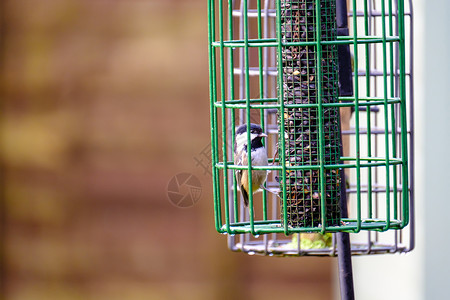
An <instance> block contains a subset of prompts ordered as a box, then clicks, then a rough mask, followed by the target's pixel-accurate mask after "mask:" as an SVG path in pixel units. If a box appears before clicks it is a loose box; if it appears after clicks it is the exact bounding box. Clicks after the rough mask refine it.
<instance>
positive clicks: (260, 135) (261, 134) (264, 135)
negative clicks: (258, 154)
mask: <svg viewBox="0 0 450 300" xmlns="http://www.w3.org/2000/svg"><path fill="white" fill-rule="evenodd" d="M258 137H267V134H265V133H264V132H261V133H260V134H258Z"/></svg>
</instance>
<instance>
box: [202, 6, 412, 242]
mask: <svg viewBox="0 0 450 300" xmlns="http://www.w3.org/2000/svg"><path fill="white" fill-rule="evenodd" d="M273 1H274V2H275V3H274V10H273V12H274V13H275V14H276V19H275V22H274V24H272V25H273V26H274V27H275V31H274V35H272V36H267V35H265V34H264V32H263V16H264V14H266V13H267V11H266V10H265V8H264V7H263V5H262V2H261V0H254V1H250V0H241V1H238V2H239V3H240V4H241V10H242V18H241V19H240V21H239V22H241V26H240V27H239V26H237V21H236V19H235V18H233V5H234V4H235V3H236V1H232V0H227V1H225V0H221V1H218V0H208V39H209V46H208V50H209V82H210V110H211V154H212V155H211V158H212V184H213V198H214V211H215V212H214V214H215V227H216V230H217V231H218V232H220V233H228V234H241V233H251V234H252V235H254V236H257V235H260V234H269V233H284V234H286V235H290V234H292V233H296V232H321V233H325V232H339V231H346V232H353V233H357V232H359V231H361V230H369V231H387V230H391V229H394V230H398V229H402V228H404V227H405V226H407V225H408V222H409V193H408V192H407V191H408V179H409V173H408V144H407V143H408V137H407V135H408V132H407V111H406V83H405V77H406V75H405V67H406V66H405V59H406V58H405V32H404V31H405V23H404V17H403V16H404V3H403V0H382V1H381V12H380V16H379V18H380V22H381V32H379V33H378V35H370V30H369V25H370V24H369V21H368V20H369V8H368V1H362V4H361V3H360V1H357V0H352V1H350V5H351V6H352V7H353V10H355V8H356V9H359V10H360V12H361V14H363V15H364V22H363V24H361V22H359V23H358V16H357V15H356V14H353V15H351V16H350V24H351V27H352V28H351V35H350V36H348V37H339V36H338V37H334V38H332V39H326V40H324V39H323V38H322V37H321V31H320V30H316V31H315V39H314V40H313V41H294V42H289V41H284V40H283V34H282V30H281V26H282V24H281V23H282V22H281V18H280V15H281V9H282V5H281V0H273ZM309 1H314V3H315V9H316V24H318V27H319V28H320V27H321V26H320V25H321V15H320V12H321V9H320V7H321V6H320V4H321V2H322V0H309ZM326 1H329V0H326ZM297 2H298V3H301V2H302V0H299V1H297ZM249 7H250V8H251V11H252V12H253V13H255V16H254V17H249V14H251V13H250V9H249ZM238 27H239V28H242V29H243V31H242V32H238V31H237V28H238ZM359 32H361V33H362V35H360V33H359ZM396 32H398V33H396ZM339 44H347V45H350V48H351V52H352V54H353V57H354V59H353V61H354V65H353V71H354V96H352V97H338V99H339V102H338V103H324V102H323V101H322V98H323V97H322V92H323V85H324V82H323V80H322V76H321V75H322V74H323V72H324V70H323V69H322V68H321V67H317V86H318V87H317V91H318V99H320V101H318V102H317V103H307V104H292V103H291V104H289V103H287V102H286V99H284V91H283V85H284V83H285V82H284V79H283V76H282V75H280V74H283V59H282V52H283V49H285V48H286V47H298V46H301V47H306V46H312V47H315V49H317V56H316V57H315V63H316V64H317V66H320V65H321V64H320V62H321V61H322V58H323V57H324V52H323V49H324V48H325V47H327V46H329V45H339ZM397 49H398V51H397ZM268 51H273V52H274V53H276V56H275V57H271V59H272V60H273V61H274V62H275V64H272V65H270V67H271V68H272V69H270V70H269V66H268V65H267V64H268V62H267V60H266V58H267V52H268ZM373 51H378V52H380V53H381V54H380V57H381V58H382V62H381V64H380V63H379V64H378V65H379V66H380V69H381V76H380V80H378V81H377V82H376V84H374V83H373V82H371V78H370V77H369V76H368V75H367V74H364V73H361V72H358V70H359V69H360V68H363V69H364V68H365V69H366V70H368V69H369V66H370V64H371V63H372V62H371V61H370V54H371V53H372V52H373ZM397 52H398V57H395V53H397ZM238 64H242V65H241V66H240V69H239V70H238V73H235V70H236V65H238ZM269 71H271V72H276V73H277V74H278V75H277V76H276V84H273V83H270V82H267V81H265V80H264V77H265V76H266V75H267V73H268V72H269ZM239 72H240V73H239ZM236 74H240V75H239V76H241V77H239V79H241V78H242V77H243V80H242V81H241V80H238V78H236V76H237V75H236ZM250 74H253V75H252V76H253V77H252V76H250ZM380 88H381V89H382V92H381V94H382V96H376V97H375V96H373V93H372V92H373V90H374V89H380ZM269 89H276V91H275V92H274V93H276V95H275V94H270V93H268V92H267V91H268V90H269ZM346 107H347V108H349V107H350V108H352V109H353V110H354V114H353V115H354V117H353V122H354V124H355V128H354V131H355V134H354V139H353V141H352V144H351V145H348V146H349V147H350V148H351V150H352V151H351V152H352V155H351V156H345V157H341V158H340V163H326V162H325V153H324V147H325V137H324V131H323V130H324V122H325V120H324V117H323V111H324V109H327V108H336V109H339V108H346ZM289 109H317V110H318V116H319V117H318V119H317V120H316V121H317V122H318V126H319V146H320V147H319V163H318V164H315V165H287V164H286V163H284V162H286V161H287V160H289V158H290V156H289V155H288V154H286V149H287V146H288V145H287V144H286V140H285V138H284V136H283V135H284V134H281V135H280V134H279V133H280V132H281V133H284V132H285V125H284V124H285V114H284V112H285V111H286V110H289ZM372 109H374V110H379V111H380V112H381V115H382V116H383V120H382V122H381V125H382V126H381V127H380V128H381V129H380V128H378V127H376V126H374V125H373V124H374V123H376V122H378V121H380V120H378V121H377V120H375V117H374V116H373V115H372V114H371V113H370V111H371V110H372ZM273 110H275V111H277V112H278V117H279V127H278V128H277V127H276V126H275V127H274V126H273V125H276V123H275V124H274V123H271V122H270V121H269V120H268V115H269V113H270V112H271V111H273ZM367 112H369V113H367ZM250 122H252V123H259V124H261V126H262V128H263V130H264V131H265V132H266V133H267V132H268V131H269V130H272V131H271V133H270V134H271V135H272V138H271V140H272V141H273V140H276V141H278V145H277V147H275V148H278V149H275V148H274V147H272V146H270V145H269V143H268V142H267V143H265V144H266V146H267V149H268V150H270V151H272V152H269V153H268V156H269V165H268V166H259V167H256V166H252V165H251V164H250V165H248V166H236V165H234V163H233V161H234V158H233V155H234V154H233V145H234V141H235V132H234V130H235V128H236V127H237V126H238V125H240V124H243V123H246V124H247V126H248V128H249V126H250ZM364 126H365V128H363V127H364ZM274 128H276V130H275V129H274ZM274 130H275V131H276V132H275V131H274ZM247 139H248V140H249V139H250V131H249V130H247ZM247 150H248V151H247V153H248V160H249V161H251V156H252V152H251V148H250V143H248V149H247ZM274 150H278V157H274V155H273V152H274ZM379 152H381V154H380V153H379ZM339 168H343V169H346V170H349V171H350V172H352V174H354V181H355V189H356V193H355V195H356V196H355V198H356V201H354V202H352V203H351V206H352V208H353V211H352V212H351V214H350V217H349V218H344V219H341V222H339V224H337V225H333V226H327V225H324V224H327V223H328V222H327V215H326V210H327V207H326V201H327V200H326V199H325V197H322V198H321V200H320V209H321V214H320V224H319V225H317V226H303V227H292V226H288V216H287V213H286V212H287V209H288V203H287V201H286V197H287V192H286V189H285V188H283V185H280V187H281V191H279V192H278V193H277V194H278V196H277V197H279V199H278V203H277V207H276V209H277V210H278V212H279V213H278V217H277V218H273V217H272V215H273V214H272V210H273V209H274V208H273V207H272V202H271V201H270V200H269V198H270V197H271V195H270V193H268V192H267V191H265V190H264V191H263V192H262V196H259V194H253V193H249V206H250V208H251V209H250V210H248V209H246V208H244V207H243V205H242V201H241V199H240V192H239V191H238V188H237V186H236V178H235V176H234V172H235V170H237V169H247V170H248V171H249V174H250V176H249V182H250V183H251V182H252V178H251V171H252V170H267V171H271V172H272V174H274V175H276V176H278V177H279V182H286V179H287V177H286V174H287V173H288V172H289V171H298V170H319V173H320V182H321V186H320V192H321V194H324V193H325V189H326V186H325V185H326V183H325V174H326V172H327V170H333V169H339ZM380 173H381V174H383V176H384V189H385V190H386V191H385V192H384V193H383V194H382V193H380V192H379V190H380V189H382V188H380V187H378V186H376V185H374V183H373V182H374V178H376V177H380V176H381V175H380ZM269 177H270V176H269ZM271 180H272V181H271V182H272V183H273V178H272V179H271ZM342 184H344V183H342ZM250 186H251V184H250ZM266 187H268V188H269V186H268V184H266ZM272 188H273V187H272ZM376 191H377V192H376ZM375 192H376V193H375ZM382 202H383V204H381V203H382ZM378 206H380V207H382V208H380V207H378ZM380 210H383V211H382V213H381V212H380ZM245 214H248V217H247V219H246V220H245V221H242V217H240V216H242V215H245ZM376 215H382V217H376Z"/></svg>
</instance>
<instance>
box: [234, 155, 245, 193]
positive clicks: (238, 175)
mask: <svg viewBox="0 0 450 300" xmlns="http://www.w3.org/2000/svg"><path fill="white" fill-rule="evenodd" d="M234 164H235V165H237V166H242V156H241V155H240V153H237V154H236V155H235V156H234ZM242 171H243V170H236V181H237V186H238V187H239V188H241V178H242Z"/></svg>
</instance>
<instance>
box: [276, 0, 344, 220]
mask: <svg viewBox="0 0 450 300" xmlns="http://www.w3.org/2000/svg"><path fill="white" fill-rule="evenodd" d="M316 12H317V10H316V1H315V0H281V19H280V20H281V38H282V41H283V42H284V43H300V45H292V46H286V47H283V48H282V51H281V62H282V79H283V80H282V97H281V98H282V101H284V104H285V105H284V106H285V109H284V111H283V113H284V118H283V119H284V120H282V118H280V117H279V118H278V123H279V128H280V132H282V127H281V122H283V123H284V134H280V138H283V139H284V144H285V149H284V151H285V153H284V154H285V155H284V157H285V161H284V163H285V164H286V166H287V171H286V176H285V180H281V181H282V182H281V184H282V185H283V186H284V187H285V189H286V214H287V218H286V219H287V222H288V225H289V226H292V227H305V226H318V225H319V224H321V223H322V209H323V207H324V208H325V211H326V212H325V220H326V226H334V225H338V223H339V221H340V208H339V199H340V175H339V169H338V168H336V167H334V168H325V166H326V165H336V164H338V163H339V160H340V147H341V142H340V122H339V108H337V107H335V106H325V105H324V104H333V103H338V102H339V101H338V88H339V86H338V66H337V64H338V61H337V46H336V45H321V46H320V47H321V49H320V50H321V51H318V50H319V49H318V46H317V44H316V42H317V40H318V39H319V40H321V41H333V40H335V39H336V21H335V18H336V7H335V1H334V0H323V1H321V2H320V16H319V17H317V14H316ZM311 42H313V43H314V44H311ZM301 43H305V44H301ZM280 144H281V141H280ZM298 166H302V168H301V169H293V168H291V167H298ZM321 202H323V203H321ZM282 205H283V204H282ZM282 219H283V218H282Z"/></svg>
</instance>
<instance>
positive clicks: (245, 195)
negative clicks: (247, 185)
mask: <svg viewBox="0 0 450 300" xmlns="http://www.w3.org/2000/svg"><path fill="white" fill-rule="evenodd" d="M241 192H242V197H244V205H245V206H246V207H247V206H248V194H247V191H246V190H245V189H244V187H243V186H242V187H241Z"/></svg>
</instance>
